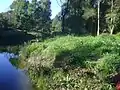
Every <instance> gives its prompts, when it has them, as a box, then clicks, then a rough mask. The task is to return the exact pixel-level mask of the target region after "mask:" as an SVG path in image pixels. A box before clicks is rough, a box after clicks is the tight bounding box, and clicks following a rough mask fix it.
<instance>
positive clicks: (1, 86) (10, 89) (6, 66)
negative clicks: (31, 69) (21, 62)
mask: <svg viewBox="0 0 120 90" xmlns="http://www.w3.org/2000/svg"><path fill="white" fill-rule="evenodd" d="M11 57H16V58H17V56H16V55H14V54H8V53H0V90H32V85H31V83H30V81H29V79H28V77H27V76H26V75H25V74H24V72H22V71H21V70H18V69H16V68H15V67H14V66H12V64H11V63H10V62H9V59H10V58H11Z"/></svg>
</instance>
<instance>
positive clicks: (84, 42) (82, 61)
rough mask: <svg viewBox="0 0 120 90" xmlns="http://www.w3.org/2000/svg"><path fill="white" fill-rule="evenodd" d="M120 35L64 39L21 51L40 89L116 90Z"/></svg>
mask: <svg viewBox="0 0 120 90" xmlns="http://www.w3.org/2000/svg"><path fill="white" fill-rule="evenodd" d="M119 55H120V36H119V35H113V36H110V35H101V36H98V37H92V36H86V37H76V36H64V37H57V38H53V39H48V40H45V41H43V42H36V43H31V44H29V45H27V46H25V47H23V48H22V49H21V51H20V60H21V61H23V62H25V65H26V67H27V68H28V73H29V77H30V78H31V80H32V82H33V84H34V85H35V86H36V87H37V88H38V90H61V89H65V90H66V89H69V90H84V89H92V90H96V89H97V90H101V89H104V90H114V83H113V82H112V80H111V78H112V77H114V75H116V73H117V72H118V69H119V63H120V59H119V58H120V56H119Z"/></svg>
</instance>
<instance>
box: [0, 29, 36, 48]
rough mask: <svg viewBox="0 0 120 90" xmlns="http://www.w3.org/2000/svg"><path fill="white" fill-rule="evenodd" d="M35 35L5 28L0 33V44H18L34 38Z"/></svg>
mask: <svg viewBox="0 0 120 90" xmlns="http://www.w3.org/2000/svg"><path fill="white" fill-rule="evenodd" d="M35 38H36V36H34V35H31V34H28V33H27V32H22V31H18V30H14V29H13V30H5V31H3V32H2V34H0V46H3V45H4V46H8V45H20V44H23V43H24V42H28V41H30V40H32V39H35Z"/></svg>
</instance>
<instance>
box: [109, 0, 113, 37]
mask: <svg viewBox="0 0 120 90" xmlns="http://www.w3.org/2000/svg"><path fill="white" fill-rule="evenodd" d="M112 12H113V0H111V14H112ZM111 25H112V26H111V29H110V34H111V35H112V34H113V30H114V24H113V17H111Z"/></svg>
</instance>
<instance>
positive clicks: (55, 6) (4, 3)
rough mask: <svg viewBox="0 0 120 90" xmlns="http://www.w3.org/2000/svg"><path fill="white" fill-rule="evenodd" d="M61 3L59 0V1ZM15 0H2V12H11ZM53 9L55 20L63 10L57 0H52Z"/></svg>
mask: <svg viewBox="0 0 120 90" xmlns="http://www.w3.org/2000/svg"><path fill="white" fill-rule="evenodd" d="M58 1H59V0H58ZM12 2H13V0H0V12H5V11H7V10H9V6H10V5H11V4H12ZM51 9H52V16H51V18H54V17H55V16H56V14H58V12H60V10H61V8H60V6H59V5H58V3H57V0H51Z"/></svg>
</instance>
